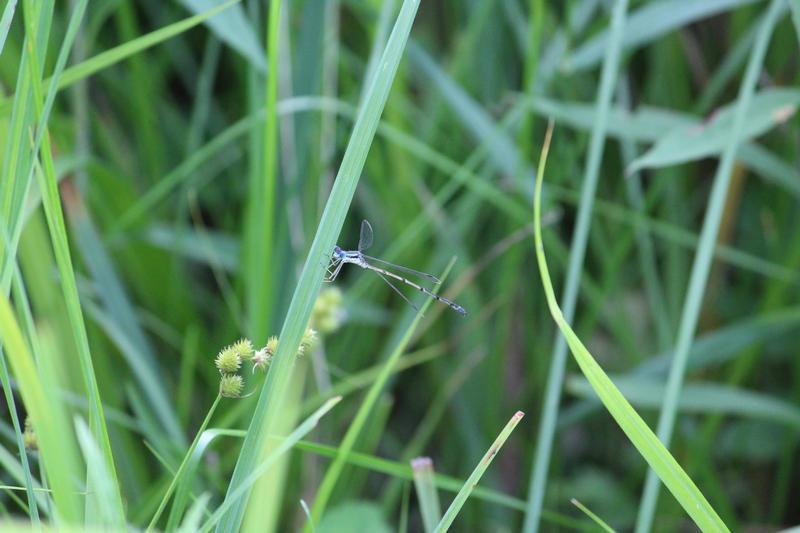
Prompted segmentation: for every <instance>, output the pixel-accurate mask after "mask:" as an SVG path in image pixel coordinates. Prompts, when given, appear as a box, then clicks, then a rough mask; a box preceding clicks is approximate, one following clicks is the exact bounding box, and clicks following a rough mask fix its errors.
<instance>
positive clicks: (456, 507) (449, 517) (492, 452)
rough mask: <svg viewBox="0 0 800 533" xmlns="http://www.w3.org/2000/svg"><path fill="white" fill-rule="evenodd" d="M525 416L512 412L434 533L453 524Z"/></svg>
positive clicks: (520, 412) (442, 532)
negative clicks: (512, 414) (509, 418)
mask: <svg viewBox="0 0 800 533" xmlns="http://www.w3.org/2000/svg"><path fill="white" fill-rule="evenodd" d="M523 416H525V413H523V412H522V411H517V412H516V413H514V416H512V417H511V420H509V421H508V423H507V424H506V426H505V427H504V428H503V430H502V431H501V432H500V434H499V435H498V436H497V438H496V439H495V441H494V442H493V443H492V446H491V447H490V448H489V449H488V450H487V451H486V454H485V455H484V456H483V459H481V462H480V463H478V466H476V467H475V470H473V471H472V474H470V476H469V477H468V478H467V480H466V481H465V482H464V485H462V487H461V490H460V491H458V494H456V497H455V498H454V499H453V503H451V504H450V507H448V508H447V511H445V513H444V516H443V517H442V520H441V522H439V524H438V525H437V526H436V529H435V530H434V531H435V533H444V532H445V531H447V530H448V529H450V526H451V525H452V524H453V521H454V520H455V519H456V515H458V512H459V511H461V508H462V507H463V506H464V503H465V502H466V501H467V498H469V495H470V494H471V493H472V491H473V490H474V489H475V486H476V485H477V484H478V481H480V479H481V477H482V476H483V473H484V472H486V469H487V468H489V465H490V464H492V460H493V459H494V458H495V456H496V455H497V452H499V451H500V448H502V447H503V444H505V442H506V439H508V437H509V435H511V432H512V431H514V428H515V427H517V424H519V421H520V420H522V417H523Z"/></svg>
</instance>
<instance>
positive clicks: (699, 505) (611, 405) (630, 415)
mask: <svg viewBox="0 0 800 533" xmlns="http://www.w3.org/2000/svg"><path fill="white" fill-rule="evenodd" d="M551 131H552V129H548V134H547V136H546V137H545V141H544V147H543V148H542V156H541V158H540V159H539V168H538V170H537V173H536V190H535V193H534V204H533V217H534V219H533V222H534V240H535V244H536V261H537V263H538V265H539V273H540V275H541V278H542V285H543V286H544V292H545V296H546V298H547V305H548V307H549V309H550V314H551V315H552V316H553V319H554V320H555V322H556V324H557V325H558V328H559V329H560V330H561V333H562V334H563V335H564V337H565V339H566V341H567V343H568V344H569V348H570V350H571V351H572V355H573V356H574V358H575V361H576V362H577V363H578V366H579V367H580V369H581V372H582V373H583V375H584V376H586V379H587V380H588V381H589V383H590V384H591V386H592V388H593V389H594V391H595V393H597V396H598V397H599V398H600V400H601V401H602V402H603V405H604V406H605V407H606V409H607V410H608V412H609V413H610V414H611V416H612V417H614V420H615V421H616V422H617V424H618V425H619V427H620V428H621V429H622V431H624V432H625V435H626V436H627V437H628V439H629V440H630V441H631V443H632V444H633V445H634V446H635V447H636V449H637V450H638V451H639V454H640V455H641V456H642V457H643V458H644V459H645V461H647V462H648V464H649V465H650V467H651V468H653V470H654V471H655V472H656V473H657V474H658V476H659V478H661V480H662V481H663V482H664V484H665V485H666V486H667V488H669V490H670V492H672V494H673V495H674V496H675V499H677V500H678V502H679V503H680V504H681V506H682V507H683V508H684V509H685V510H686V512H687V514H688V515H689V516H690V517H691V518H692V520H694V522H695V523H696V524H697V525H698V526H699V527H700V529H701V530H702V531H714V532H716V531H728V528H727V527H726V526H725V524H724V523H723V522H722V520H721V519H720V518H719V516H718V515H717V513H716V511H714V509H713V508H712V507H711V505H709V503H708V501H707V500H706V498H705V496H703V494H702V493H701V492H700V490H699V489H698V488H697V486H696V485H695V484H694V482H693V481H692V480H691V478H690V477H689V476H688V475H686V472H684V470H683V469H682V468H681V466H680V465H679V464H678V462H677V461H675V458H674V457H672V455H670V453H669V451H668V450H667V449H666V447H665V446H664V445H663V444H662V443H661V441H659V440H658V438H657V437H656V435H655V434H654V433H653V432H652V430H650V428H649V427H648V426H647V424H645V422H644V420H642V418H641V417H640V416H639V414H638V413H637V412H636V411H635V410H634V409H633V407H631V404H630V403H628V401H627V400H626V399H625V397H624V396H623V395H622V393H621V392H620V391H619V389H617V388H616V386H614V383H613V382H612V381H611V380H610V379H609V377H608V376H607V375H606V373H605V372H604V371H603V369H602V368H601V367H600V365H599V364H597V361H595V359H594V357H593V356H592V354H591V353H589V350H587V349H586V347H585V346H584V345H583V343H582V342H581V340H580V339H579V338H578V336H577V335H575V332H574V331H573V330H572V328H571V327H570V325H569V323H568V322H567V320H566V318H565V317H564V315H563V314H562V312H561V309H559V307H558V302H557V301H556V297H555V292H554V290H553V284H552V282H551V281H550V272H549V270H548V268H547V260H546V259H545V256H544V245H543V243H542V221H541V210H542V208H541V197H542V182H543V181H544V166H545V162H546V160H547V152H548V150H549V146H550V132H551Z"/></svg>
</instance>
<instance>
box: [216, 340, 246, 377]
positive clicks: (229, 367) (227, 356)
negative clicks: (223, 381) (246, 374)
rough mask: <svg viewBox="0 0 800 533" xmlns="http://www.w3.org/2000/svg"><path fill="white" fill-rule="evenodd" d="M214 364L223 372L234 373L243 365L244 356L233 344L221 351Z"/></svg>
mask: <svg viewBox="0 0 800 533" xmlns="http://www.w3.org/2000/svg"><path fill="white" fill-rule="evenodd" d="M214 364H215V365H216V366H217V369H218V370H219V371H220V373H221V374H234V373H236V371H237V370H239V368H240V367H241V366H242V358H241V356H240V355H239V353H238V352H237V351H236V350H235V349H234V348H233V346H226V347H225V348H223V349H222V350H221V351H220V352H219V354H218V355H217V358H216V359H215V360H214Z"/></svg>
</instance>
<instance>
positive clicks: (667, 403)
mask: <svg viewBox="0 0 800 533" xmlns="http://www.w3.org/2000/svg"><path fill="white" fill-rule="evenodd" d="M784 7H785V3H784V2H782V1H780V0H772V2H770V5H769V7H768V8H767V15H766V17H765V18H764V20H763V23H762V26H761V29H760V30H759V32H758V36H757V37H756V42H755V45H754V46H753V51H752V53H751V55H750V60H749V62H748V64H747V70H746V72H745V75H744V79H743V80H742V84H741V87H740V89H739V98H738V102H737V104H736V110H735V111H734V118H733V123H732V127H731V129H730V131H729V137H728V142H727V145H726V146H725V151H724V152H723V153H722V157H721V158H720V162H719V165H718V167H717V172H716V175H715V176H714V184H713V186H712V189H711V195H710V197H709V199H708V207H707V208H706V214H705V219H704V220H703V229H702V231H701V234H700V244H699V246H698V249H697V254H696V255H695V257H694V263H693V264H692V271H691V275H690V279H689V286H688V288H687V290H686V297H685V300H684V306H683V311H682V313H681V319H680V325H679V328H678V336H677V340H676V342H675V354H674V355H673V359H672V367H671V368H670V372H669V378H668V380H667V391H666V394H665V396H664V403H663V405H662V409H661V415H660V417H659V420H658V429H657V433H658V438H659V439H660V441H661V442H663V443H664V445H665V446H669V443H670V440H671V438H672V430H673V427H674V425H675V418H676V414H677V408H678V398H679V396H680V393H681V388H682V386H683V379H684V376H685V374H686V365H687V360H688V355H689V351H690V349H691V345H692V342H693V341H694V336H695V331H696V330H697V322H698V319H699V316H700V307H701V305H702V303H703V295H704V294H705V289H706V282H707V280H708V275H709V271H710V269H711V259H712V257H713V249H714V244H715V241H716V239H717V233H718V232H719V228H720V223H721V221H722V215H723V210H724V207H725V199H726V196H727V192H728V187H729V184H730V182H731V175H732V173H733V164H734V162H735V159H736V152H737V150H738V148H739V145H740V144H741V142H742V141H743V132H744V130H745V127H746V124H745V118H746V116H747V110H748V109H749V108H750V104H751V101H752V99H753V93H754V91H755V88H756V82H757V81H758V76H759V74H760V73H761V68H762V65H763V63H764V56H765V54H766V52H767V46H768V44H769V41H770V38H771V36H772V30H773V28H774V27H775V24H776V23H777V22H778V19H779V18H780V15H781V13H782V12H783V8H784ZM658 491H659V481H658V478H657V477H656V473H655V471H653V470H651V471H648V473H647V480H646V481H645V489H644V493H643V495H642V504H641V507H640V509H639V516H638V519H637V527H636V531H640V532H643V531H648V530H649V529H650V527H651V525H652V522H653V515H654V514H655V507H656V502H657V500H658Z"/></svg>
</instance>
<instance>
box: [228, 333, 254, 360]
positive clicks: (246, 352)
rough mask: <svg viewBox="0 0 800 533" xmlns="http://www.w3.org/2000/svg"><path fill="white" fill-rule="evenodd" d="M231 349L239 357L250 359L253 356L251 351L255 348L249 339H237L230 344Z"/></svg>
mask: <svg viewBox="0 0 800 533" xmlns="http://www.w3.org/2000/svg"><path fill="white" fill-rule="evenodd" d="M231 349H232V350H234V351H235V352H236V353H237V355H239V357H241V358H242V359H244V360H247V359H250V358H251V357H253V353H254V352H255V350H254V349H253V343H252V342H250V339H246V338H245V339H239V340H238V341H236V342H234V343H233V344H232V345H231Z"/></svg>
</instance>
